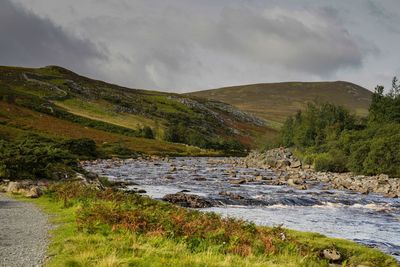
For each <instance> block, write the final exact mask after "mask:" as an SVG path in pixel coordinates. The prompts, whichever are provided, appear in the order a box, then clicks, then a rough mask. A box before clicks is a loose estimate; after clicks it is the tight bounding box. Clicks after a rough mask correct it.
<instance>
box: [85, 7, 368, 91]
mask: <svg viewBox="0 0 400 267" xmlns="http://www.w3.org/2000/svg"><path fill="white" fill-rule="evenodd" d="M142 11H143V10H136V11H132V13H131V16H130V17H129V18H118V17H112V16H100V17H91V18H85V19H84V20H82V21H80V22H79V25H83V27H84V28H85V29H86V31H87V32H91V33H93V34H94V35H97V36H98V35H100V33H102V34H101V35H102V38H106V39H112V40H113V42H114V46H116V47H119V45H118V43H119V42H121V45H122V48H121V49H122V50H124V51H127V53H126V55H125V57H126V58H129V61H130V62H131V66H130V69H131V71H132V73H134V75H131V77H132V78H131V79H132V80H131V81H130V82H131V84H133V85H134V86H136V87H151V88H162V89H166V88H167V89H170V90H171V89H173V88H176V87H180V88H185V87H186V88H187V87H189V88H193V87H199V86H201V82H202V81H201V78H200V77H202V76H205V75H206V74H207V73H210V72H223V71H225V70H221V69H216V68H217V67H216V65H218V66H219V67H220V68H224V69H229V68H231V66H230V64H231V62H232V59H230V58H236V59H237V60H235V61H236V62H238V61H239V62H240V61H241V62H243V64H247V65H248V66H249V69H250V68H252V67H250V65H253V66H261V67H262V68H264V69H265V70H267V69H270V66H278V67H279V68H285V69H286V71H294V72H298V73H307V74H312V75H318V76H320V77H329V76H330V75H332V74H333V73H335V72H336V71H337V70H338V69H341V68H359V67H360V66H361V65H362V61H363V58H364V56H365V55H366V54H367V53H368V51H367V50H363V49H362V48H361V47H359V46H358V44H357V43H356V41H355V40H354V39H353V36H351V35H350V34H349V32H348V31H346V29H345V28H344V26H343V25H342V24H341V21H340V20H339V19H338V17H337V13H338V12H337V10H335V9H333V8H321V9H287V8H278V9H269V8H266V7H264V8H261V9H251V8H247V7H244V6H239V7H238V6H233V7H229V6H228V7H224V8H222V9H221V10H220V11H219V12H215V11H214V15H212V16H210V15H204V14H203V13H200V14H199V13H196V12H195V11H190V9H185V6H182V5H175V6H174V5H172V4H171V5H169V6H167V7H165V8H164V10H161V11H160V10H158V11H157V13H146V12H142ZM143 13H145V14H143ZM112 29H118V31H113V30H112ZM128 40H129V41H128ZM119 48H120V47H119ZM199 51H202V53H199ZM204 54H207V55H208V56H206V57H205V56H204ZM125 63H126V61H125ZM125 63H122V64H125ZM224 66H225V67H224ZM231 71H234V69H232V68H231ZM231 75H232V76H236V75H238V74H237V73H234V72H232V74H231ZM192 77H194V79H193V78H192ZM196 77H197V80H195V79H196Z"/></svg>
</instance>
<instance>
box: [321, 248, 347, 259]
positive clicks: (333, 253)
mask: <svg viewBox="0 0 400 267" xmlns="http://www.w3.org/2000/svg"><path fill="white" fill-rule="evenodd" d="M322 256H323V257H324V258H325V259H327V260H329V261H338V260H340V259H341V258H342V255H340V252H339V251H337V250H336V249H324V250H323V251H322Z"/></svg>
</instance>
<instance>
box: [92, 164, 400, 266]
mask: <svg viewBox="0 0 400 267" xmlns="http://www.w3.org/2000/svg"><path fill="white" fill-rule="evenodd" d="M84 167H85V168H86V169H87V170H89V171H93V172H95V173H97V174H99V175H101V176H107V177H108V178H109V179H110V180H118V181H129V182H132V183H135V184H136V185H132V186H130V188H131V189H135V188H136V189H142V190H145V191H146V193H145V194H147V195H148V196H150V197H152V198H155V199H161V198H162V197H163V196H164V195H166V194H173V193H177V192H181V191H184V192H187V193H188V194H196V195H201V196H203V197H206V198H209V199H211V200H213V202H214V203H217V204H216V206H215V207H212V208H206V209H202V210H204V211H212V212H217V213H220V214H222V215H223V216H230V217H237V218H242V219H245V220H249V221H253V222H255V223H256V224H258V225H267V226H278V225H283V226H284V227H287V228H291V229H296V230H301V231H312V232H318V233H321V234H324V235H327V236H330V237H339V238H345V239H349V240H353V241H356V242H359V243H362V244H365V245H367V246H371V247H376V248H378V249H380V250H382V251H385V252H387V253H388V254H391V255H393V256H394V257H395V258H396V259H397V260H399V261H400V199H393V198H385V197H383V196H380V195H374V194H369V195H364V194H360V193H355V192H350V191H339V190H326V189H325V187H324V184H322V183H321V184H316V185H315V184H314V185H313V186H312V189H308V190H298V189H296V188H292V187H288V186H276V185H272V183H271V182H272V181H273V180H274V179H275V178H276V176H275V173H274V172H273V171H272V170H268V169H258V168H243V167H239V166H235V165H232V164H229V163H226V161H224V160H222V159H218V158H193V157H186V158H171V159H153V160H145V159H130V160H125V161H97V162H94V163H86V164H84Z"/></svg>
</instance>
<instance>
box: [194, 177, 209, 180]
mask: <svg viewBox="0 0 400 267" xmlns="http://www.w3.org/2000/svg"><path fill="white" fill-rule="evenodd" d="M193 180H195V181H206V180H207V179H206V178H204V177H201V176H198V177H195V178H193Z"/></svg>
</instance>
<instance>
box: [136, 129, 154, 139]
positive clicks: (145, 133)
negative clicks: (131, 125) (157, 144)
mask: <svg viewBox="0 0 400 267" xmlns="http://www.w3.org/2000/svg"><path fill="white" fill-rule="evenodd" d="M138 135H139V136H140V137H144V138H147V139H154V137H155V136H154V132H153V129H151V128H150V127H149V126H144V127H143V128H141V129H140V130H139V134H138Z"/></svg>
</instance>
